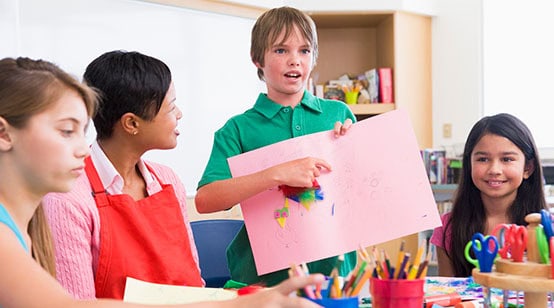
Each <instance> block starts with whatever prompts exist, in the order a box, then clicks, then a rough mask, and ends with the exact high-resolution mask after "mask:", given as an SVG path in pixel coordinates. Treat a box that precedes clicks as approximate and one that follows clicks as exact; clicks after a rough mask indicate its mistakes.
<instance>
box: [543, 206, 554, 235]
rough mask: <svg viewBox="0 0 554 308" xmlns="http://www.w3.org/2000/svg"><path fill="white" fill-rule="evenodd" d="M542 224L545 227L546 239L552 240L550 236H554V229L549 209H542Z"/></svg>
mask: <svg viewBox="0 0 554 308" xmlns="http://www.w3.org/2000/svg"><path fill="white" fill-rule="evenodd" d="M541 225H542V227H543V228H544V234H545V235H546V240H547V241H550V238H551V237H552V236H554V231H553V230H552V216H550V211H549V210H546V209H542V210H541Z"/></svg>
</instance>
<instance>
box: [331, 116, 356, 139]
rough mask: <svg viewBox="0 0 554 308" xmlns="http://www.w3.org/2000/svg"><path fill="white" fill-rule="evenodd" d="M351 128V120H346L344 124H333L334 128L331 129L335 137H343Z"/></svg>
mask: <svg viewBox="0 0 554 308" xmlns="http://www.w3.org/2000/svg"><path fill="white" fill-rule="evenodd" d="M351 126H352V120H350V119H346V120H345V121H344V124H343V123H341V122H339V121H337V122H336V123H335V127H334V128H333V131H334V132H335V137H339V136H344V135H345V134H346V132H347V131H348V130H349V129H350V127H351Z"/></svg>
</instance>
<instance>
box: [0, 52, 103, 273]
mask: <svg viewBox="0 0 554 308" xmlns="http://www.w3.org/2000/svg"><path fill="white" fill-rule="evenodd" d="M67 90H73V91H76V92H77V93H78V94H79V95H80V96H81V98H82V99H83V101H84V103H85V107H86V109H87V113H88V115H89V116H92V115H93V114H94V112H95V111H96V105H97V95H96V92H94V90H92V89H91V88H89V87H88V86H86V85H84V84H82V83H80V82H79V81H77V80H76V79H75V78H73V77H72V76H71V75H69V74H68V73H66V72H64V71H63V70H62V69H60V68H59V67H58V66H56V65H54V64H53V63H50V62H47V61H43V60H32V59H29V58H23V57H20V58H16V59H14V58H4V59H2V60H0V117H2V118H4V119H5V120H6V121H7V122H8V123H9V124H10V125H11V126H13V127H16V128H23V127H25V125H26V124H27V123H28V121H29V119H30V118H31V117H32V116H34V115H36V114H38V113H41V112H42V111H44V110H46V109H47V108H48V107H50V106H51V105H52V104H53V103H55V102H56V101H57V100H58V99H59V98H60V97H61V96H62V95H63V93H64V92H66V91H67ZM27 232H28V233H29V236H30V237H31V241H32V247H31V251H32V255H33V258H34V259H35V260H36V261H37V262H38V263H39V264H40V265H41V266H42V267H43V268H44V269H45V270H47V271H48V272H49V273H50V274H51V275H52V276H54V277H55V276H56V268H55V262H54V261H55V260H54V248H53V244H52V239H51V234H50V228H49V227H48V224H47V221H46V217H45V216H44V211H43V208H42V205H39V206H38V207H37V209H36V210H35V213H34V214H33V217H32V218H31V221H30V222H29V226H28V228H27Z"/></svg>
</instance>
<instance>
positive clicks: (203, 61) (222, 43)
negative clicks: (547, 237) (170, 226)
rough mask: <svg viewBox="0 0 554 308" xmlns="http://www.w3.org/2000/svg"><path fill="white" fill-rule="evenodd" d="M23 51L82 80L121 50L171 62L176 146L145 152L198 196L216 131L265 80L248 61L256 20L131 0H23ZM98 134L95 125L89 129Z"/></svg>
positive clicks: (18, 28)
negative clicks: (97, 62)
mask: <svg viewBox="0 0 554 308" xmlns="http://www.w3.org/2000/svg"><path fill="white" fill-rule="evenodd" d="M17 2H18V3H19V6H18V8H17V9H18V12H16V15H17V18H14V19H15V20H18V22H17V24H16V25H14V27H13V32H15V33H16V36H17V38H18V39H17V40H16V41H17V43H16V44H17V45H18V46H16V48H14V49H13V50H16V51H17V55H0V56H2V57H5V56H27V57H31V58H42V59H45V60H49V61H52V62H54V63H57V64H58V65H60V66H61V67H62V68H63V69H65V70H66V71H69V72H70V73H72V74H73V75H75V76H76V77H78V78H79V79H81V77H82V75H83V73H84V70H85V68H86V66H87V64H88V63H90V62H91V61H92V60H93V59H94V58H96V57H98V56H99V55H100V54H102V53H104V52H106V51H111V50H115V49H123V50H128V51H139V52H142V53H144V54H147V55H150V56H153V57H156V58H158V59H160V60H162V61H164V62H165V63H166V64H167V65H168V66H169V67H170V69H171V71H172V75H173V81H174V83H175V87H176V91H177V104H178V106H179V108H180V109H181V111H182V112H183V118H182V119H181V120H180V121H179V127H178V129H179V131H180V133H181V135H180V136H179V138H178V146H177V147H176V148H175V149H173V150H164V151H151V152H148V153H147V154H146V155H145V158H147V159H150V160H153V161H156V162H159V163H163V164H166V165H169V166H170V167H172V168H173V169H174V170H175V171H176V172H177V174H178V175H179V176H180V178H181V180H182V181H183V183H184V184H185V187H186V189H187V193H188V195H189V197H190V196H193V195H194V193H195V191H196V186H197V184H198V181H199V180H200V177H201V175H202V172H203V171H204V167H205V166H206V163H207V160H208V158H209V155H210V152H211V146H212V141H213V134H214V132H215V131H216V130H217V129H218V128H220V127H221V126H222V125H223V124H224V123H225V121H226V120H227V119H228V118H230V117H231V116H233V115H235V114H239V113H242V112H244V111H245V110H246V109H248V108H250V107H251V106H252V105H253V104H254V102H255V100H256V98H257V95H258V93H259V92H260V91H265V86H264V84H263V83H262V82H261V81H259V80H258V78H257V75H256V68H255V66H254V65H253V64H252V62H251V61H250V56H249V54H250V31H251V29H252V26H253V24H254V22H255V20H253V19H249V18H242V17H234V16H227V15H221V14H214V13H208V12H202V11H195V10H189V9H183V8H176V7H170V6H163V5H158V4H152V3H146V2H140V1H125V0H65V1H64V0H49V1H43V0H19V1H17ZM88 138H89V140H94V131H92V132H90V133H89V136H88Z"/></svg>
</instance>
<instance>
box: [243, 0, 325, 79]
mask: <svg viewBox="0 0 554 308" xmlns="http://www.w3.org/2000/svg"><path fill="white" fill-rule="evenodd" d="M295 27H297V28H298V30H299V31H300V33H301V34H302V37H303V38H304V39H305V40H306V41H307V42H308V44H309V45H310V47H311V48H312V56H313V65H315V63H316V61H317V56H318V43H317V30H316V27H315V23H314V21H313V20H312V19H311V18H310V16H308V15H307V14H305V13H303V12H302V11H300V10H298V9H295V8H291V7H287V6H284V7H280V8H275V9H271V10H269V11H267V12H265V13H263V14H262V15H261V16H260V17H259V18H258V20H256V23H255V24H254V27H253V28H252V37H251V44H250V57H251V59H252V62H254V63H259V64H260V65H261V66H264V65H265V63H264V62H265V61H264V60H265V59H264V56H265V52H266V51H267V50H268V49H269V48H270V47H271V45H273V44H274V43H276V41H277V38H278V37H279V35H280V34H281V33H282V32H283V31H284V37H283V41H284V40H286V39H288V38H289V36H290V35H291V33H292V32H293V31H294V28H295ZM279 43H282V42H279ZM258 78H260V80H262V81H263V80H264V72H263V70H262V69H260V68H258Z"/></svg>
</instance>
